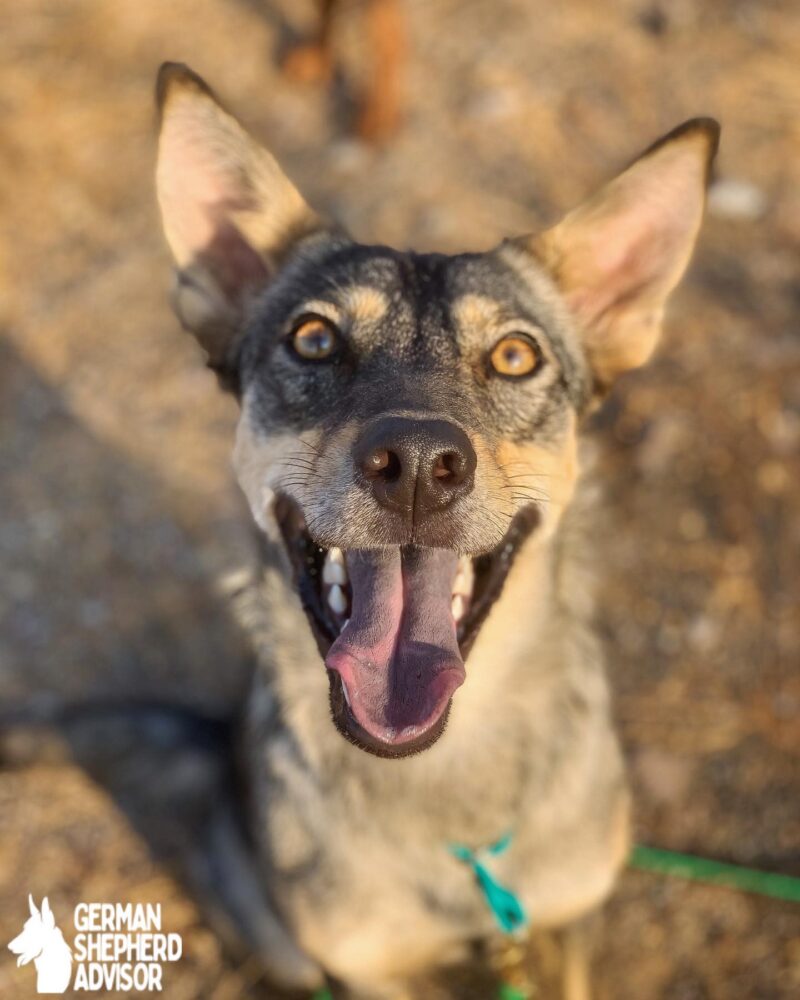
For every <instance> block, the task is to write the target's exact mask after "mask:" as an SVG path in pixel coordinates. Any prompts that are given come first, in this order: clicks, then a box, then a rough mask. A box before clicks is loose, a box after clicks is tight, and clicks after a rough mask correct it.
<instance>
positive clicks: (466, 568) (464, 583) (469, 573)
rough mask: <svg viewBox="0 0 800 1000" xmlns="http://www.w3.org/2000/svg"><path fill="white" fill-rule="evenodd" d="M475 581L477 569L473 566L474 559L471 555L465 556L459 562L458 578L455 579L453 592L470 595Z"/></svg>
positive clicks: (465, 595)
mask: <svg viewBox="0 0 800 1000" xmlns="http://www.w3.org/2000/svg"><path fill="white" fill-rule="evenodd" d="M474 582H475V571H474V570H473V568H472V560H471V559H470V558H469V556H464V557H463V558H462V559H460V560H459V563H458V570H457V571H456V578H455V580H454V581H453V594H463V595H464V597H469V596H470V594H471V593H472V585H473V583H474Z"/></svg>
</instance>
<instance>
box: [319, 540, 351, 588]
mask: <svg viewBox="0 0 800 1000" xmlns="http://www.w3.org/2000/svg"><path fill="white" fill-rule="evenodd" d="M333 552H338V553H339V559H340V560H341V557H342V551H341V549H331V551H330V552H329V553H328V554H327V556H326V557H325V565H324V566H323V567H322V582H323V583H327V584H334V583H338V584H345V583H347V570H346V569H345V565H344V562H343V561H339V562H335V561H334V560H333V559H332V558H331V553H333Z"/></svg>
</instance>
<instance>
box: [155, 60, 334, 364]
mask: <svg viewBox="0 0 800 1000" xmlns="http://www.w3.org/2000/svg"><path fill="white" fill-rule="evenodd" d="M156 99H157V103H158V110H159V116H160V133H159V142H158V167H157V170H156V186H157V191H158V201H159V205H160V207H161V214H162V219H163V223H164V231H165V233H166V237H167V242H168V243H169V245H170V249H171V250H172V253H173V256H174V257H175V262H176V264H177V269H178V270H177V287H176V290H175V294H174V300H173V304H174V307H175V311H176V312H177V314H178V317H179V319H180V321H181V323H182V324H183V326H184V327H185V328H186V329H188V330H191V331H192V333H194V334H195V335H196V337H197V338H198V340H199V341H200V344H201V345H202V346H203V348H205V350H206V351H207V353H208V360H209V365H210V366H211V367H212V368H215V369H216V370H217V371H219V372H221V373H224V372H225V371H226V369H227V368H228V365H229V363H230V360H231V356H232V354H233V353H234V348H235V341H236V339H237V334H238V333H239V332H240V330H241V327H242V321H243V319H244V317H245V315H246V311H247V307H248V304H249V302H250V301H251V300H252V298H253V297H254V296H255V295H256V294H257V293H258V292H259V291H260V290H261V289H262V288H263V287H264V286H265V285H266V284H267V282H268V281H269V279H270V276H271V275H272V273H273V272H274V271H275V269H276V268H277V266H278V265H279V263H280V261H281V259H282V258H283V257H284V256H285V255H286V253H287V251H288V250H289V249H290V248H291V246H292V244H293V243H294V242H295V241H296V240H298V239H300V238H301V237H302V236H305V235H307V234H308V233H310V232H312V231H313V230H315V229H318V228H321V225H322V224H321V222H320V221H319V219H318V218H317V216H316V215H315V214H314V212H313V211H312V210H311V209H310V208H309V207H308V205H307V204H306V203H305V201H304V200H303V198H302V197H301V195H300V194H299V192H298V191H297V190H296V188H295V187H294V185H293V184H292V183H291V181H290V180H289V179H288V178H287V177H286V175H285V174H284V173H283V171H282V170H281V168H280V167H279V166H278V164H277V162H276V161H275V159H274V158H273V157H272V156H271V155H270V153H268V152H267V150H266V149H263V148H262V147H261V146H259V145H258V144H257V143H256V142H255V141H254V140H253V139H251V138H250V136H249V135H248V134H247V132H246V131H245V130H244V129H243V128H242V126H241V125H240V124H239V122H238V121H236V119H235V118H233V117H232V116H231V115H230V114H228V113H227V112H226V111H225V110H223V108H222V107H221V106H220V104H219V102H218V101H217V99H216V98H215V96H214V94H213V93H212V91H211V90H210V89H209V87H208V86H207V85H206V83H205V82H204V81H203V80H202V79H201V78H200V77H199V76H197V74H196V73H194V72H193V71H192V70H190V69H189V68H188V67H187V66H184V65H182V64H181V63H164V65H163V66H162V67H161V69H160V71H159V74H158V82H157V87H156Z"/></svg>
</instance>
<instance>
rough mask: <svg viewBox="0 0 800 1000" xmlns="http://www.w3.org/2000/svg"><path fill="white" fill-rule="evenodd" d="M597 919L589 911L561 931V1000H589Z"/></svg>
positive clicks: (594, 914) (595, 915)
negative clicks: (586, 914)
mask: <svg viewBox="0 0 800 1000" xmlns="http://www.w3.org/2000/svg"><path fill="white" fill-rule="evenodd" d="M596 920H597V914H596V913H590V914H589V915H588V916H586V917H581V919H580V920H576V921H574V922H573V923H571V924H568V925H567V926H566V927H565V928H564V930H563V931H562V932H561V949H562V952H561V953H562V965H561V968H562V973H561V995H562V1000H591V993H592V990H591V966H592V943H593V940H594V930H595V924H596Z"/></svg>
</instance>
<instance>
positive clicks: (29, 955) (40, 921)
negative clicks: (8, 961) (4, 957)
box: [8, 896, 60, 965]
mask: <svg viewBox="0 0 800 1000" xmlns="http://www.w3.org/2000/svg"><path fill="white" fill-rule="evenodd" d="M28 906H29V908H30V914H31V915H30V916H29V917H28V919H27V920H26V921H25V926H24V927H23V928H22V932H21V933H20V934H18V935H17V936H16V937H15V938H14V940H13V941H11V942H9V945H8V947H9V950H10V951H12V952H13V953H14V954H15V955H18V956H19V958H18V959H17V965H27V964H28V962H31V961H33V959H34V958H37V957H38V956H39V955H41V953H42V951H43V950H44V948H45V947H47V943H48V941H49V940H50V939H51V937H52V935H53V934H59V935H60V931H57V930H56V922H55V917H54V916H53V911H52V910H51V909H50V904H49V902H48V901H47V897H46V896H45V898H44V900H43V902H42V909H41V912H40V911H39V910H37V909H36V904H35V903H34V902H33V897H32V896H28Z"/></svg>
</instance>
